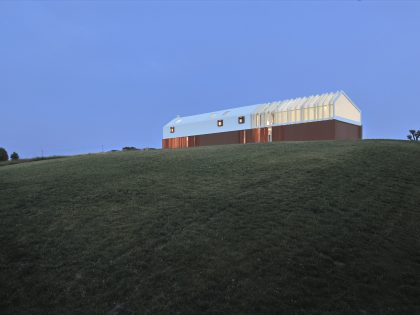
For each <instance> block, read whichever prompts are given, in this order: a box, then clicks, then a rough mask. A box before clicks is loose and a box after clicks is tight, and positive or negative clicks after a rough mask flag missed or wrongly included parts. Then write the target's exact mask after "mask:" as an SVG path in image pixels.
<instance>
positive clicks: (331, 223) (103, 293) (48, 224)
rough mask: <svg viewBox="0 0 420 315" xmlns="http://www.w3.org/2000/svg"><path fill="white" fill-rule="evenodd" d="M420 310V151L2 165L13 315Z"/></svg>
mask: <svg viewBox="0 0 420 315" xmlns="http://www.w3.org/2000/svg"><path fill="white" fill-rule="evenodd" d="M108 312H111V313H114V314H118V313H119V314H130V313H133V314H134V313H150V314H156V313H182V314H186V313H188V314H198V313H218V314H220V313H225V314H226V313H241V314H245V313H249V314H255V313H275V312H277V313H282V312H283V313H290V312H294V313H361V314H371V313H372V314H377V313H379V314H384V313H394V314H401V313H406V314H420V145H419V144H416V143H409V142H402V141H380V140H376V141H373V140H371V141H369V140H368V141H356V142H347V141H340V142H300V143H269V144H249V145H230V146H214V147H203V148H194V149H182V150H163V151H162V150H156V151H148V152H143V151H133V152H114V153H106V154H94V155H82V156H74V157H64V158H60V159H52V160H45V161H37V162H28V163H21V164H16V165H6V166H3V167H0V313H1V314H8V313H27V314H37V313H39V314H68V313H71V314H74V313H78V314H92V313H108Z"/></svg>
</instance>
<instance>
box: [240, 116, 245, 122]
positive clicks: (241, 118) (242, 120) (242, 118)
mask: <svg viewBox="0 0 420 315" xmlns="http://www.w3.org/2000/svg"><path fill="white" fill-rule="evenodd" d="M243 123H245V116H239V117H238V124H243Z"/></svg>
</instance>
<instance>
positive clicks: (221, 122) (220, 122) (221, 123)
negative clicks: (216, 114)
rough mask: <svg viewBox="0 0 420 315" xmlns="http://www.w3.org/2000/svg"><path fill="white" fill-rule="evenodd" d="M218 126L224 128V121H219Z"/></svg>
mask: <svg viewBox="0 0 420 315" xmlns="http://www.w3.org/2000/svg"><path fill="white" fill-rule="evenodd" d="M217 126H218V127H222V126H223V119H219V120H218V121H217Z"/></svg>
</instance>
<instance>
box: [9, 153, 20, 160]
mask: <svg viewBox="0 0 420 315" xmlns="http://www.w3.org/2000/svg"><path fill="white" fill-rule="evenodd" d="M10 158H11V159H12V161H17V160H19V154H17V153H16V152H13V153H12V154H11V155H10Z"/></svg>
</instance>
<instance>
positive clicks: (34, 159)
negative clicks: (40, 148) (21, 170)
mask: <svg viewBox="0 0 420 315" xmlns="http://www.w3.org/2000/svg"><path fill="white" fill-rule="evenodd" d="M63 157H64V156H59V155H53V156H46V157H34V158H28V159H19V160H8V161H0V166H6V165H13V164H20V163H27V162H35V161H43V160H53V159H60V158H63Z"/></svg>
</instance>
